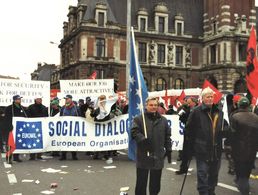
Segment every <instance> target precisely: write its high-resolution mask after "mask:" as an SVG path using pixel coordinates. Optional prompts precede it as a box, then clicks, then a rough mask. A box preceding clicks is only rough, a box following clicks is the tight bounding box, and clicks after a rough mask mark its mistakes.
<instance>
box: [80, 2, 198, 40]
mask: <svg viewBox="0 0 258 195" xmlns="http://www.w3.org/2000/svg"><path fill="white" fill-rule="evenodd" d="M100 2H103V3H105V4H106V5H107V9H108V12H107V20H108V21H112V22H114V23H119V24H122V25H124V26H126V10H127V1H126V0H95V1H92V0H79V2H78V5H80V4H83V5H87V11H86V13H85V15H84V20H90V19H94V17H95V7H96V4H97V3H100ZM158 3H165V4H166V5H167V8H168V13H169V27H168V28H169V31H170V32H171V31H172V32H174V31H175V29H174V21H175V16H176V15H179V14H181V15H182V17H183V18H184V23H185V25H184V32H185V34H191V35H193V36H202V35H203V0H132V6H131V10H132V14H131V17H132V18H131V21H132V25H137V13H138V11H139V10H140V9H141V8H145V9H146V11H147V13H148V16H149V20H148V23H149V24H148V27H149V28H152V29H154V16H155V13H154V9H155V6H156V5H157V4H158Z"/></svg>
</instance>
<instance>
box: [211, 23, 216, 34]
mask: <svg viewBox="0 0 258 195" xmlns="http://www.w3.org/2000/svg"><path fill="white" fill-rule="evenodd" d="M212 30H213V34H214V35H215V34H216V33H217V21H214V22H212Z"/></svg>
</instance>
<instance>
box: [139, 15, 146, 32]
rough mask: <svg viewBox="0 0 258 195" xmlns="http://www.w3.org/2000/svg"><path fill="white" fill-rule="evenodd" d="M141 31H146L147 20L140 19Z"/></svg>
mask: <svg viewBox="0 0 258 195" xmlns="http://www.w3.org/2000/svg"><path fill="white" fill-rule="evenodd" d="M140 31H141V32H144V31H146V18H140Z"/></svg>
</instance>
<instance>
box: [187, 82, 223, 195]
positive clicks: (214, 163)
mask: <svg viewBox="0 0 258 195" xmlns="http://www.w3.org/2000/svg"><path fill="white" fill-rule="evenodd" d="M201 96H202V104H201V105H200V106H197V107H196V108H195V109H193V111H192V112H191V113H190V116H189V119H188V120H187V123H186V136H187V137H188V140H189V142H190V144H191V145H192V147H191V148H193V149H194V154H195V157H196V165H197V189H198V191H199V194H200V195H214V194H215V187H216V186H217V183H218V173H219V169H220V163H221V153H222V137H223V136H224V133H225V134H226V129H225V128H222V126H223V124H224V122H223V112H222V111H221V110H219V108H218V107H217V105H215V104H214V92H213V91H212V90H211V89H210V88H209V87H208V88H205V89H204V90H203V91H202V94H201ZM222 129H224V130H223V131H222Z"/></svg>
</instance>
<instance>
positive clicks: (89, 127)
mask: <svg viewBox="0 0 258 195" xmlns="http://www.w3.org/2000/svg"><path fill="white" fill-rule="evenodd" d="M166 117H167V119H168V123H169V125H170V126H171V127H172V145H173V146H172V149H173V150H179V149H182V145H183V144H182V142H183V136H182V134H181V132H182V129H181V126H180V124H179V119H178V116H177V115H166ZM13 124H14V131H13V135H14V141H15V145H16V150H15V152H14V153H34V152H35V153H36V152H46V151H107V150H121V149H127V147H128V134H127V130H128V115H127V114H126V115H121V116H118V117H116V118H113V119H112V120H110V121H107V122H102V123H92V122H90V121H87V120H86V119H85V118H82V117H73V116H62V117H44V118H43V117H42V118H23V117H14V119H13Z"/></svg>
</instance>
